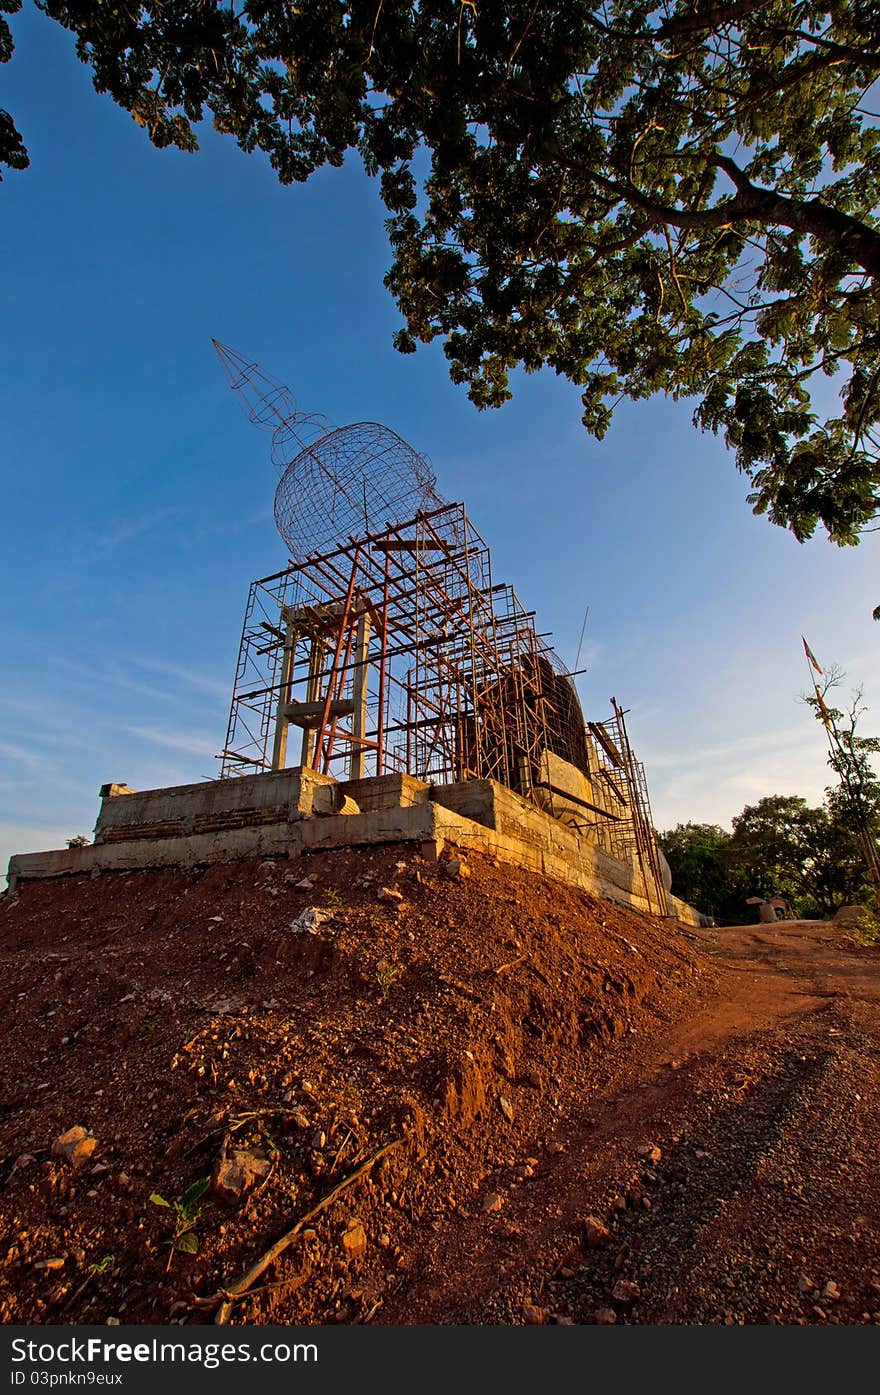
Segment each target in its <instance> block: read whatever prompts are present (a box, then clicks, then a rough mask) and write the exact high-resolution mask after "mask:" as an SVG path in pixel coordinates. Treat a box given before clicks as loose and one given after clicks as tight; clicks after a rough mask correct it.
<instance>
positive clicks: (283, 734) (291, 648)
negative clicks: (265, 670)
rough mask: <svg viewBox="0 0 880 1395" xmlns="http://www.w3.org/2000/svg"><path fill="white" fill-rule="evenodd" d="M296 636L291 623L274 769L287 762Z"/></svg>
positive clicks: (283, 661)
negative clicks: (288, 710)
mask: <svg viewBox="0 0 880 1395" xmlns="http://www.w3.org/2000/svg"><path fill="white" fill-rule="evenodd" d="M296 638H297V637H296V632H295V631H294V628H293V625H292V624H289V625H288V626H287V633H286V635H285V638H284V653H283V655H282V658H281V688H280V689H279V692H278V704H277V706H276V708H275V744H274V745H273V747H272V769H273V770H283V769H284V767H285V766H286V764H287V718H286V716H285V715H284V709H285V707H286V706H287V704H288V703H289V702H290V685H291V681H292V679H293V661H294V657H295V655H296Z"/></svg>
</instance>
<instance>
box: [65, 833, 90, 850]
mask: <svg viewBox="0 0 880 1395" xmlns="http://www.w3.org/2000/svg"><path fill="white" fill-rule="evenodd" d="M88 844H89V839H88V838H87V837H86V835H85V834H84V833H77V834H75V835H74V837H73V838H68V840H67V846H68V847H69V848H85V847H88Z"/></svg>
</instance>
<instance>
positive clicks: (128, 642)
mask: <svg viewBox="0 0 880 1395" xmlns="http://www.w3.org/2000/svg"><path fill="white" fill-rule="evenodd" d="M12 27H13V32H14V36H15V39H16V45H17V47H16V54H15V57H14V59H13V61H12V63H11V64H9V65H7V67H6V68H5V70H2V71H3V77H4V92H3V104H4V105H6V106H8V107H9V109H10V110H12V111H13V112H14V114H15V116H16V118H17V120H18V123H19V125H20V127H21V128H22V129H23V131H24V134H25V138H26V140H27V143H28V146H29V149H30V154H31V161H32V164H31V168H30V169H29V170H27V171H25V172H24V173H21V174H16V173H11V174H10V175H9V176H8V178H7V179H6V180H5V182H4V183H3V185H2V186H0V250H2V272H0V275H2V302H0V303H2V306H3V312H2V313H3V319H2V325H3V329H2V333H0V370H2V372H0V394H2V427H0V490H2V492H0V501H2V503H0V517H2V533H0V538H2V546H0V582H2V587H3V594H4V598H5V604H4V605H3V607H2V614H0V664H2V680H0V867H5V862H6V859H7V858H8V856H9V855H10V854H11V853H13V852H21V851H31V850H36V849H39V848H48V847H57V846H63V842H64V840H65V839H66V838H67V837H69V836H71V835H72V834H76V833H86V834H88V833H90V832H91V828H92V825H93V824H94V820H95V816H96V813H97V806H98V799H97V791H98V787H99V785H101V784H102V783H103V782H105V781H110V780H117V781H127V782H128V783H129V784H130V785H132V786H133V787H135V788H140V789H145V788H150V787H153V786H157V785H164V784H174V783H182V782H185V781H189V780H197V779H200V778H202V777H211V776H213V775H214V774H215V772H216V762H215V761H214V760H213V755H214V753H215V752H217V751H219V750H220V748H221V746H222V744H223V740H224V736H225V729H226V713H227V707H228V695H229V689H230V685H231V679H232V674H233V668H234V663H235V656H236V650H237V645H238V638H239V632H240V627H241V616H242V612H243V607H244V602H245V599H246V594H247V588H248V585H249V583H250V581H251V580H252V579H253V578H254V577H257V576H263V575H265V574H267V573H269V572H272V571H274V570H276V569H278V568H279V567H281V566H282V565H283V564H284V561H285V554H284V550H283V545H282V543H281V541H280V539H279V538H278V537H277V535H276V533H275V529H274V524H273V520H272V494H273V490H274V485H275V471H274V470H273V467H272V466H271V465H270V464H269V462H268V458H267V454H266V444H267V438H266V437H265V435H264V434H263V433H262V432H259V431H257V430H256V429H255V428H253V427H252V426H250V425H249V424H248V422H247V420H246V419H245V417H244V415H243V414H242V413H241V412H240V410H239V409H238V407H237V405H236V403H235V401H234V398H233V396H232V394H231V393H230V392H229V391H228V388H227V386H226V380H225V378H224V376H223V374H222V372H221V370H220V368H219V365H218V363H217V360H216V358H215V356H214V354H213V351H212V349H211V343H210V340H211V337H212V336H216V337H217V338H219V339H221V340H223V341H224V342H226V343H228V344H231V345H232V346H233V347H235V348H237V349H238V350H239V351H240V352H242V353H244V354H246V355H248V356H250V357H253V358H255V359H258V360H259V361H260V363H261V364H262V366H263V367H264V368H265V369H266V370H267V371H268V372H270V373H271V374H272V375H273V376H275V377H277V378H279V379H281V380H282V381H286V382H287V383H289V385H290V387H291V388H292V390H293V392H294V395H295V396H296V398H297V400H298V401H299V403H300V404H301V405H302V406H303V407H304V408H306V409H311V410H316V411H323V412H325V413H326V414H327V416H328V417H330V418H331V419H332V420H333V421H335V422H336V423H337V424H343V423H345V422H349V421H356V420H359V419H363V418H366V419H371V420H378V421H383V422H386V423H387V424H388V425H390V426H392V427H393V428H394V429H395V430H396V431H398V432H399V433H400V434H401V435H402V436H404V437H405V438H406V439H408V440H409V441H410V442H411V444H412V445H413V446H415V447H416V448H417V449H418V450H420V451H422V452H423V453H424V454H426V455H427V456H428V457H429V458H430V460H431V462H432V464H433V466H434V469H435V471H436V473H437V476H438V484H439V488H440V491H441V493H442V494H443V495H444V496H445V497H447V498H450V499H464V500H465V501H466V502H467V504H468V507H469V511H470V513H471V516H472V517H473V519H474V521H475V523H476V525H477V527H478V528H479V529H480V531H481V532H482V533H483V535H484V537H485V538H486V539H487V541H489V543H490V544H491V545H492V549H493V560H494V569H495V574H496V577H497V578H498V579H501V578H503V579H507V580H510V581H512V582H513V584H514V585H515V586H516V588H517V590H518V591H519V593H520V596H521V598H522V599H523V601H524V602H525V603H526V605H527V606H528V607H530V608H531V607H534V608H536V609H537V610H538V613H539V620H540V628H541V629H543V630H552V631H553V632H554V636H555V646H556V648H557V650H558V651H559V653H560V654H561V655H562V657H563V658H564V659H566V660H567V661H568V662H570V663H571V662H573V661H574V657H575V651H576V649H577V643H578V636H579V634H580V629H581V623H582V620H583V615H584V610H585V607H586V606H587V605H589V607H590V611H589V620H588V624H587V630H586V636H585V641H584V649H583V654H582V663H586V664H587V665H588V672H587V673H586V674H585V675H584V676H583V677H582V678H580V679H579V680H578V683H579V689H580V692H581V696H582V700H583V703H584V707H585V710H586V712H587V714H588V715H590V716H599V717H601V716H604V715H605V714H606V712H607V709H608V699H609V697H610V696H611V695H612V694H613V695H614V696H615V697H617V698H618V699H619V700H620V701H621V702H622V703H623V704H624V705H625V706H626V707H628V708H630V709H631V716H630V718H629V724H630V734H631V737H632V740H633V744H634V746H635V747H636V749H637V751H638V753H639V754H640V755H641V757H642V758H643V760H644V761H645V764H646V768H647V774H648V782H649V788H650V791H651V797H652V802H653V807H654V814H655V819H656V822H657V824H658V825H659V826H660V827H669V826H671V825H672V824H674V823H675V822H678V821H684V820H687V819H695V820H701V821H717V822H720V823H722V824H729V821H730V819H731V817H732V816H733V815H734V814H736V813H738V812H739V810H740V809H741V808H742V807H743V805H744V804H745V803H749V802H755V801H756V800H757V799H758V798H760V797H761V796H762V795H764V794H771V793H797V794H803V795H805V796H806V797H808V798H810V799H815V800H818V799H819V798H820V797H821V793H822V789H823V787H824V785H825V783H826V780H827V776H828V772H827V770H826V767H825V764H824V756H825V752H824V748H823V744H822V739H821V731H820V729H819V728H818V727H817V725H816V724H815V722H814V720H813V719H812V717H811V716H810V714H809V712H808V711H807V710H806V709H805V708H804V707H803V705H802V704H801V703H799V701H798V695H799V693H801V692H802V691H803V690H804V688H805V685H806V682H807V670H806V665H805V662H804V657H803V650H802V648H801V644H800V638H799V636H800V634H801V632H803V633H805V634H806V636H807V638H808V640H809V642H810V644H811V646H812V648H813V650H814V651H815V653H816V654H817V656H818V657H819V659H820V662H829V663H830V662H831V661H836V662H837V663H839V664H840V665H842V667H843V668H844V669H845V670H846V671H847V673H848V675H849V678H850V680H851V681H852V682H855V681H857V680H858V681H860V682H863V683H864V685H865V696H866V700H867V702H868V703H869V705H870V706H872V707H873V708H874V712H873V713H872V714H871V715H870V716H869V718H868V721H867V724H866V728H865V729H866V730H870V729H872V728H871V717H872V716H873V717H875V716H876V709H877V706H878V705H880V658H878V647H880V646H878V642H880V625H875V624H874V623H873V622H872V620H871V610H872V608H873V606H874V605H875V604H877V602H878V601H880V568H878V565H877V563H878V546H880V543H878V538H877V537H876V536H873V537H867V538H865V539H864V540H863V542H862V544H861V545H860V546H859V547H858V548H852V549H844V550H841V549H838V548H836V547H833V546H832V545H830V544H829V543H828V542H827V541H826V540H825V539H824V538H816V539H815V540H813V541H812V542H810V543H808V544H807V545H805V546H800V545H799V544H798V543H796V542H795V541H794V539H793V538H792V537H791V536H790V535H788V534H786V533H784V532H782V531H781V530H780V529H777V528H773V527H771V526H770V525H769V524H768V523H767V522H766V521H765V520H763V519H757V518H755V517H753V515H752V514H751V512H750V510H749V508H748V506H747V504H746V502H745V495H746V484H745V481H744V480H743V479H742V478H741V477H740V476H738V474H737V473H736V470H735V468H734V466H733V462H732V459H731V457H730V456H729V455H727V453H726V452H725V450H724V448H723V446H722V445H721V444H720V443H719V442H718V441H716V440H715V439H714V438H712V437H709V436H704V435H700V434H699V433H697V432H696V431H695V430H694V428H693V427H692V425H691V422H690V416H691V410H692V408H691V406H690V405H689V404H687V403H672V402H667V401H664V400H662V399H656V400H654V401H652V402H650V403H647V404H645V403H642V404H637V405H632V404H626V405H624V406H623V407H621V408H620V409H619V411H618V413H617V416H616V419H615V422H614V425H613V427H612V430H611V432H610V433H609V436H608V437H607V438H606V440H605V441H604V442H603V443H602V444H598V443H596V442H594V441H592V440H591V439H590V438H588V437H587V436H586V434H585V433H584V431H583V428H582V427H581V426H580V423H579V415H580V413H579V403H578V398H577V393H576V392H575V390H574V389H572V388H571V387H570V386H569V385H568V384H566V383H564V382H562V381H560V380H557V379H556V378H554V377H553V376H552V375H545V374H541V375H537V376H534V377H530V378H526V377H520V378H519V379H518V380H517V385H516V395H515V399H514V401H513V403H511V404H510V405H508V406H507V407H505V408H504V409H502V410H501V411H500V412H492V413H483V414H479V413H477V412H476V411H475V409H474V408H473V407H472V406H471V405H470V403H469V402H468V401H467V398H466V396H465V394H464V392H463V391H462V390H461V389H459V388H455V387H453V385H452V384H451V383H450V382H449V380H448V378H447V376H446V371H445V361H444V359H443V356H442V352H441V350H440V349H439V347H437V346H432V347H431V348H429V349H421V350H420V351H419V353H418V354H416V355H415V356H410V357H401V356H400V355H397V354H395V352H394V350H393V349H392V348H391V335H392V333H393V331H394V329H395V328H396V327H397V325H398V323H399V317H398V315H397V312H396V310H395V308H394V305H393V303H392V301H391V299H390V297H389V296H388V294H387V292H386V291H385V290H384V288H383V286H382V276H383V274H384V272H385V270H386V269H387V265H388V262H389V259H390V257H389V251H388V247H387V244H386V240H385V235H384V230H383V211H382V207H381V204H380V203H379V201H378V198H377V196H376V194H375V190H374V188H373V186H372V185H371V184H370V182H369V181H368V180H367V179H366V177H365V176H364V175H363V174H362V172H361V171H360V169H359V167H358V165H357V163H356V162H354V161H352V162H351V164H350V165H349V166H347V167H346V168H345V169H343V170H326V171H322V172H321V173H320V174H318V175H317V176H316V177H315V178H313V179H312V180H311V181H310V182H309V184H307V185H305V186H301V187H294V188H289V189H282V188H280V187H279V186H278V185H277V183H275V181H274V179H273V176H272V174H271V171H270V170H269V169H268V168H267V167H266V166H265V165H264V164H263V163H262V162H261V160H260V158H259V157H246V156H244V155H242V154H241V153H240V152H239V151H238V150H237V149H236V147H235V146H234V145H233V144H232V142H230V141H222V140H220V139H219V138H216V137H213V136H212V134H211V133H210V132H208V133H207V135H206V138H205V141H204V147H203V150H202V151H201V152H200V154H198V155H196V156H184V155H182V154H179V153H178V152H173V151H155V150H153V149H152V147H151V146H150V145H149V143H148V141H147V140H146V137H145V136H144V135H143V133H142V132H141V131H140V130H139V129H138V128H137V127H136V126H135V125H134V124H133V122H132V121H131V119H130V118H129V117H128V116H126V115H125V113H123V112H121V111H120V110H118V109H117V108H116V107H115V106H114V105H113V103H112V102H111V101H110V100H109V99H108V98H105V97H99V96H98V95H97V94H95V92H94V91H93V89H92V87H91V83H90V80H89V74H88V71H87V70H86V69H85V68H84V67H83V66H82V65H81V64H80V63H79V62H78V61H77V59H76V57H75V55H74V52H73V41H72V38H71V36H70V35H68V34H66V33H65V32H64V31H63V30H61V29H60V28H59V27H58V26H57V25H55V24H53V23H52V22H50V21H49V20H47V19H45V18H44V17H43V16H41V15H40V14H38V13H36V12H35V11H34V10H32V9H27V10H26V11H25V12H23V13H22V14H20V15H17V16H13V17H12ZM876 726H877V723H876V721H875V723H874V727H875V728H876Z"/></svg>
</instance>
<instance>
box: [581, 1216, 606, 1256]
mask: <svg viewBox="0 0 880 1395" xmlns="http://www.w3.org/2000/svg"><path fill="white" fill-rule="evenodd" d="M610 1239H611V1235H610V1232H609V1230H608V1227H607V1226H606V1225H605V1223H604V1222H603V1221H601V1220H600V1219H599V1217H598V1216H587V1218H586V1220H585V1221H584V1240H585V1241H586V1245H587V1249H588V1250H599V1249H601V1248H602V1246H603V1245H607V1244H608V1241H609V1240H610Z"/></svg>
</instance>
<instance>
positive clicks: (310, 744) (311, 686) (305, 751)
mask: <svg viewBox="0 0 880 1395" xmlns="http://www.w3.org/2000/svg"><path fill="white" fill-rule="evenodd" d="M325 652H326V651H325V649H324V644H323V641H322V640H320V639H318V637H317V636H315V638H314V639H313V640H312V647H311V649H310V650H309V676H308V679H307V680H306V698H305V700H306V702H317V701H318V699H319V698H320V696H321V676H320V675H321V670H322V668H323V667H324V658H325ZM314 754H315V729H314V727H303V734H302V750H301V752H300V761H299V763H300V765H304V766H310V765H311V763H312V760H313V759H314Z"/></svg>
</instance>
